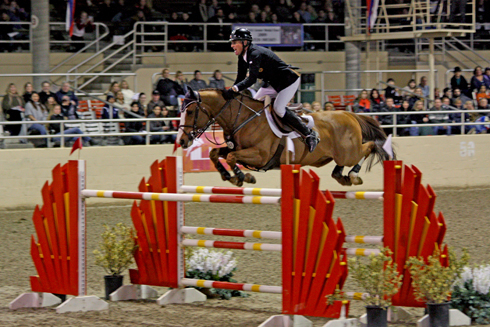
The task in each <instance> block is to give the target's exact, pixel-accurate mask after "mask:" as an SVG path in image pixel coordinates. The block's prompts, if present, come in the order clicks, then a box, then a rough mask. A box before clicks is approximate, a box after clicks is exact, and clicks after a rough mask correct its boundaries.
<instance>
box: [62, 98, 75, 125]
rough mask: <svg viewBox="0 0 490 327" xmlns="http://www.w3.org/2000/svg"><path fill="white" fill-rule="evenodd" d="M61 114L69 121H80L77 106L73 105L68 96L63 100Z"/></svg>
mask: <svg viewBox="0 0 490 327" xmlns="http://www.w3.org/2000/svg"><path fill="white" fill-rule="evenodd" d="M61 112H62V113H63V116H65V117H67V118H68V119H70V120H72V119H78V113H77V106H75V105H74V104H73V101H71V100H70V97H69V96H68V95H64V96H63V98H62V99H61Z"/></svg>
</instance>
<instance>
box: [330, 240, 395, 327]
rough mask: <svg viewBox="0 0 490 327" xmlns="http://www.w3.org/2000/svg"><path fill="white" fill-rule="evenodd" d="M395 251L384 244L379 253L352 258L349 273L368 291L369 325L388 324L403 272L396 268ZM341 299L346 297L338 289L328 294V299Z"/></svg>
mask: <svg viewBox="0 0 490 327" xmlns="http://www.w3.org/2000/svg"><path fill="white" fill-rule="evenodd" d="M392 254H393V253H392V252H391V250H390V249H388V248H383V249H382V250H381V252H380V253H379V254H377V255H376V254H371V255H370V256H369V257H368V258H366V259H367V262H362V261H361V260H360V259H359V258H350V259H349V273H350V275H351V276H352V278H353V279H354V280H355V281H356V283H357V284H358V285H359V286H360V287H361V288H362V289H363V292H365V293H366V294H364V295H363V297H362V300H363V301H364V303H365V304H366V311H367V320H368V326H369V327H384V326H387V324H388V322H387V318H388V310H387V309H388V307H389V306H390V305H391V299H392V298H393V296H394V295H395V294H396V293H398V292H399V290H400V287H401V284H402V275H401V274H400V273H399V272H398V271H397V265H396V263H394V262H393V258H392ZM339 295H340V297H339ZM340 299H345V297H344V296H343V294H342V293H341V292H340V291H338V290H337V291H336V293H335V294H334V295H333V296H328V301H329V303H333V301H335V300H340Z"/></svg>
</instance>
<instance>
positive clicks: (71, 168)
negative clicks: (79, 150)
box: [62, 160, 85, 295]
mask: <svg viewBox="0 0 490 327" xmlns="http://www.w3.org/2000/svg"><path fill="white" fill-rule="evenodd" d="M62 171H63V172H64V174H65V175H64V178H65V181H66V183H67V186H68V187H67V192H68V206H69V207H68V208H69V210H68V212H69V213H68V214H69V216H68V221H69V235H70V242H69V250H70V289H71V293H70V294H72V295H85V294H81V293H80V292H81V291H82V290H80V289H79V282H81V281H79V272H80V271H79V270H80V269H83V267H79V264H78V262H79V255H80V254H79V251H78V246H79V237H78V199H79V193H78V192H79V190H78V161H75V160H70V161H69V162H68V163H67V164H66V165H64V166H63V169H62Z"/></svg>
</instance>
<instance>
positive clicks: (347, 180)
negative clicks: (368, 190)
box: [340, 176, 352, 186]
mask: <svg viewBox="0 0 490 327" xmlns="http://www.w3.org/2000/svg"><path fill="white" fill-rule="evenodd" d="M340 184H341V185H344V186H351V185H352V181H351V180H350V178H349V176H342V179H340Z"/></svg>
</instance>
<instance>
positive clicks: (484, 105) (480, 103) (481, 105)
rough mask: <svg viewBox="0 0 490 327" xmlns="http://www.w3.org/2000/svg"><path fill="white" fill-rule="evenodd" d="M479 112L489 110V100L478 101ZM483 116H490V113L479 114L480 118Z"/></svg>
mask: <svg viewBox="0 0 490 327" xmlns="http://www.w3.org/2000/svg"><path fill="white" fill-rule="evenodd" d="M477 109H478V110H489V109H490V106H489V105H488V99H487V98H481V99H480V101H478V108H477ZM481 116H490V112H482V113H481V114H479V117H481Z"/></svg>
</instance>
